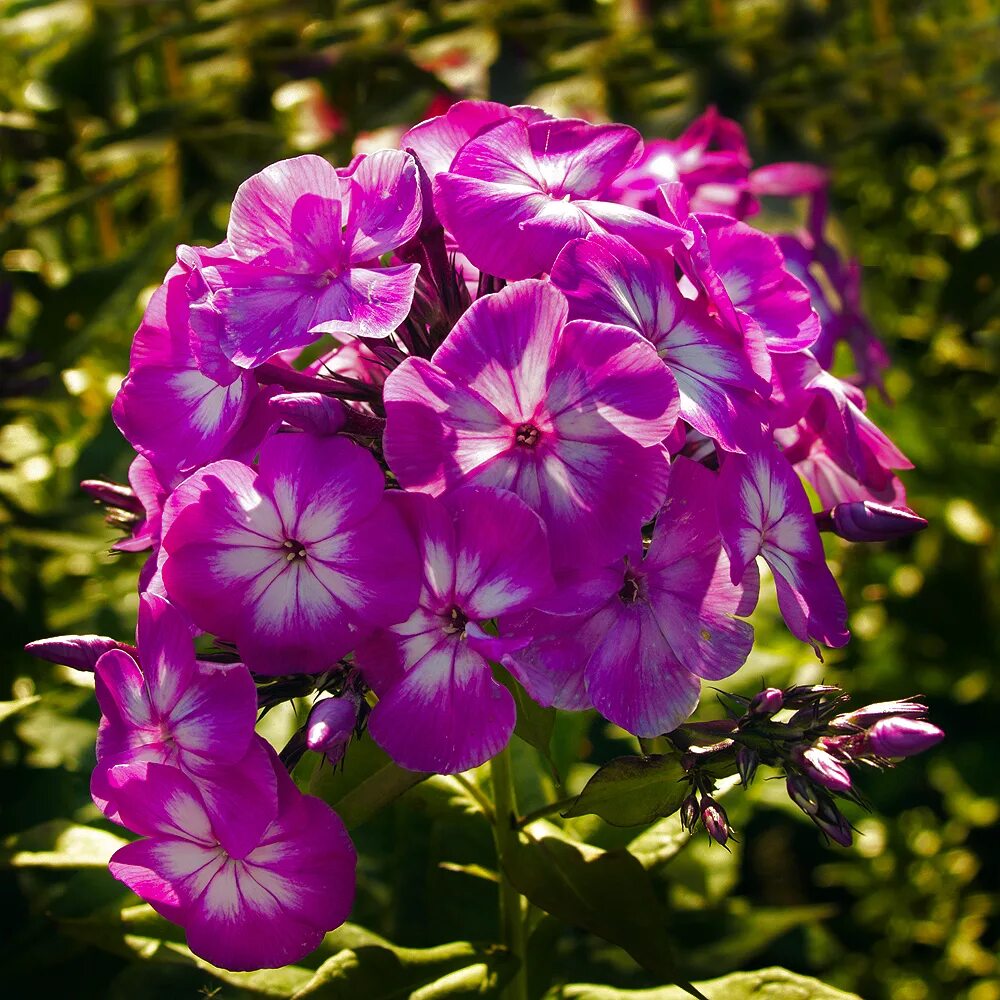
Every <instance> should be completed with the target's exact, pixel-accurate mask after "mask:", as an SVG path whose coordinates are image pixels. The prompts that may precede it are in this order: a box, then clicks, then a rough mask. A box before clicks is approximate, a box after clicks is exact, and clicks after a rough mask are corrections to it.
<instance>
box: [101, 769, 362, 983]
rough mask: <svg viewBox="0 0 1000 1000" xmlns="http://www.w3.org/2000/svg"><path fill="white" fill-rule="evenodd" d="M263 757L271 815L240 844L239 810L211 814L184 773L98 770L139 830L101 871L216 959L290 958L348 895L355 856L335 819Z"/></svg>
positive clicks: (237, 962) (340, 916)
mask: <svg viewBox="0 0 1000 1000" xmlns="http://www.w3.org/2000/svg"><path fill="white" fill-rule="evenodd" d="M270 763H271V767H272V771H273V774H274V778H275V780H276V782H277V808H276V813H275V816H274V818H273V819H272V821H271V822H270V823H269V825H268V826H267V827H266V828H265V829H264V830H262V831H260V832H259V833H258V835H257V836H256V837H255V838H254V840H253V841H252V842H247V843H245V844H244V845H243V846H242V847H240V848H239V849H236V848H232V847H230V846H229V844H230V842H231V841H232V840H233V837H234V835H238V836H239V837H240V839H242V834H241V833H240V832H239V828H240V827H241V826H242V824H243V822H244V817H243V812H242V810H240V809H237V810H235V811H234V812H232V813H230V814H228V815H225V816H213V815H212V814H211V813H210V812H209V811H208V810H207V809H206V808H205V804H204V801H203V800H202V797H201V795H200V794H199V791H198V788H197V787H195V785H194V783H193V782H192V781H191V780H190V779H189V778H188V777H187V776H186V775H184V774H183V773H182V772H180V771H178V770H176V769H175V768H170V767H164V766H162V765H160V764H156V763H145V762H144V763H138V764H128V765H119V766H117V767H114V768H112V769H111V770H110V772H109V774H108V781H109V784H110V785H111V786H112V788H113V789H114V794H115V797H116V799H117V800H118V802H119V805H120V811H121V821H122V823H123V824H124V825H125V826H127V827H128V828H129V829H131V830H134V831H135V832H136V833H138V834H140V835H142V836H143V837H144V838H145V839H143V840H137V841H135V842H133V843H131V844H127V845H126V846H125V847H122V848H120V849H119V850H118V851H116V852H115V854H114V855H113V856H112V858H111V862H110V865H109V868H110V869H111V874H112V875H114V877H115V878H116V879H118V880H119V881H121V882H124V883H125V885H127V886H128V887H129V888H130V889H132V890H133V891H134V892H135V893H137V894H138V895H139V896H140V897H141V898H142V899H144V900H145V901H146V902H147V903H149V904H150V905H151V906H152V907H153V909H155V910H156V911H157V912H158V913H160V914H161V915H162V916H164V917H166V918H167V919H168V920H171V921H173V922H174V923H177V924H180V925H181V926H182V927H183V928H184V930H185V931H186V932H187V941H188V946H189V947H190V948H191V950H192V951H193V952H194V953H195V954H196V955H199V956H201V957H202V958H204V959H205V960H206V961H208V962H211V963H212V964H213V965H216V966H218V967H220V968H223V969H231V970H234V971H244V970H250V969H260V968H279V967H281V966H284V965H289V964H291V963H294V962H296V961H298V960H299V959H301V958H303V957H304V956H305V955H307V954H309V952H311V951H312V950H313V949H314V948H316V947H317V945H319V943H320V941H321V940H322V938H323V935H324V934H325V933H326V932H327V931H330V930H333V929H334V928H335V927H338V926H340V924H342V923H343V922H344V921H345V920H346V919H347V916H348V914H349V913H350V909H351V905H352V903H353V899H354V883H355V867H356V864H357V856H356V854H355V851H354V846H353V845H352V844H351V841H350V838H349V837H348V835H347V831H346V829H345V828H344V824H343V822H341V820H340V818H339V817H338V816H337V815H336V813H334V812H333V810H332V809H330V807H329V806H328V805H326V803H324V802H321V801H320V800H319V799H315V798H312V797H311V796H308V795H302V794H301V793H300V792H299V791H298V789H296V787H295V785H294V784H293V783H292V780H291V778H289V777H288V774H287V773H286V772H285V769H284V768H283V767H282V766H281V764H280V763H278V762H277V761H276V760H274V759H273V755H272V760H271V762H270Z"/></svg>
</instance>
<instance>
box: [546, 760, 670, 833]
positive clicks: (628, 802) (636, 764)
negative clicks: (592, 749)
mask: <svg viewBox="0 0 1000 1000" xmlns="http://www.w3.org/2000/svg"><path fill="white" fill-rule="evenodd" d="M683 775H684V768H682V767H681V763H680V760H679V759H678V758H677V757H676V756H674V755H672V754H654V755H652V756H649V757H644V756H643V757H640V756H628V757H615V758H614V760H610V761H608V763H607V764H605V765H604V766H603V767H601V768H600V769H599V770H598V771H597V773H596V774H595V775H594V776H593V777H592V778H591V779H590V781H588V782H587V784H586V785H585V786H584V788H583V791H582V792H581V793H580V795H579V797H578V798H577V800H576V801H575V802H574V803H573V805H572V806H570V808H569V810H568V811H567V812H566V813H565V815H566V816H586V815H587V814H589V813H594V814H596V815H597V816H600V817H601V819H603V820H604V821H605V822H607V823H610V824H611V825H612V826H639V825H641V824H643V823H651V822H653V820H655V819H659V818H660V817H663V816H669V815H670V814H671V813H675V812H676V811H677V810H678V809H680V807H681V803H682V802H683V801H684V797H685V796H686V795H687V794H688V791H689V788H688V785H687V784H686V783H685V782H683V781H681V778H682V777H683Z"/></svg>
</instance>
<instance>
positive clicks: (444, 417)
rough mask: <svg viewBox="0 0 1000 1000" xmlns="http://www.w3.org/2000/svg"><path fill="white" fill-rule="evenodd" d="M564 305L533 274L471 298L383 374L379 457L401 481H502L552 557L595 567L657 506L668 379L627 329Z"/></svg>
mask: <svg viewBox="0 0 1000 1000" xmlns="http://www.w3.org/2000/svg"><path fill="white" fill-rule="evenodd" d="M567 311H568V307H567V303H566V299H565V297H564V296H563V295H562V293H560V292H559V291H558V290H557V289H555V288H553V287H552V285H550V284H547V283H545V282H541V281H523V282H518V283H517V284H515V285H511V286H508V287H507V288H505V289H504V290H503V291H501V292H498V293H497V294H495V295H489V296H487V297H486V298H484V299H480V300H479V301H477V302H475V303H473V305H472V307H471V308H470V309H469V310H468V312H467V313H466V314H465V315H464V316H463V317H462V319H461V320H460V321H459V323H458V324H457V325H456V326H455V328H454V329H453V330H452V332H451V333H450V334H449V336H448V338H447V340H446V341H445V342H444V344H442V345H441V347H439V348H438V350H437V351H436V352H435V354H434V357H433V358H432V359H431V360H430V361H426V360H424V359H423V358H409V359H407V360H406V361H404V362H403V364H401V365H400V366H399V367H398V368H397V369H396V370H395V371H394V372H393V373H392V374H391V375H390V376H389V378H388V380H387V381H386V384H385V408H386V419H387V423H386V429H385V439H384V449H385V457H386V460H387V461H388V463H389V467H390V468H391V469H392V471H393V472H394V473H395V474H396V476H397V477H398V479H399V481H400V483H401V484H402V485H403V486H404V487H405V488H406V489H412V490H420V491H422V492H424V493H430V494H432V495H435V496H437V495H439V494H441V493H444V492H445V491H447V490H449V489H453V488H455V487H457V486H460V485H463V484H476V485H482V486H499V487H502V488H504V489H509V490H511V491H513V492H514V493H516V494H517V495H518V496H519V497H521V499H522V500H524V501H525V502H526V503H527V504H528V506H529V507H531V508H532V509H533V510H535V511H537V512H538V513H539V514H541V516H542V518H543V519H544V520H545V523H546V526H547V528H548V531H549V538H550V540H551V542H552V548H553V557H554V559H555V561H556V562H557V563H559V564H561V565H565V564H568V563H574V562H576V563H584V562H595V563H600V562H607V561H608V560H609V559H612V558H614V556H615V555H617V554H618V553H620V552H621V551H622V549H623V548H624V547H625V546H626V545H627V544H628V540H630V539H631V538H632V537H633V536H634V534H635V532H636V531H637V530H638V528H639V526H640V525H641V524H643V523H644V522H645V521H647V520H649V518H651V517H652V516H653V514H655V513H656V511H657V509H658V508H659V506H660V504H661V503H662V500H663V496H664V493H665V489H666V477H667V460H666V457H665V455H664V452H663V449H662V448H661V447H660V442H661V441H663V439H664V438H666V436H667V435H668V434H669V433H670V431H671V430H672V428H673V426H674V424H675V422H676V420H677V412H678V398H677V387H676V383H675V382H674V380H673V378H672V377H671V375H670V372H669V371H668V370H667V369H666V367H665V366H664V365H663V363H662V362H661V361H660V359H659V358H658V357H657V356H656V352H655V351H654V350H653V348H652V347H651V346H650V345H649V344H648V343H647V342H646V341H644V340H643V339H642V338H641V337H639V336H638V335H637V334H635V333H632V332H631V331H629V330H625V329H622V328H621V327H612V326H607V325H605V324H601V323H593V322H589V321H585V320H577V321H574V322H571V323H567V321H566V320H567Z"/></svg>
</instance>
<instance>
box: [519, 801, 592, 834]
mask: <svg viewBox="0 0 1000 1000" xmlns="http://www.w3.org/2000/svg"><path fill="white" fill-rule="evenodd" d="M579 797H580V796H579V795H567V796H566V798H564V799H558V800H556V801H555V802H549V803H548V804H547V805H544V806H539V808H537V809H533V810H532V811H531V812H530V813H526V814H525V815H524V816H522V817H521V818H520V819H519V820H518V821H517V828H518V829H519V830H523V829H524V828H525V827H526V826H530V825H531V824H532V823H534V822H535V820H536V819H545V817H546V816H551V815H552V814H553V813H558V812H562V811H563V809H568V808H569V807H570V806H571V805H572V804H573V803H574V802H576V800H577V799H578V798H579Z"/></svg>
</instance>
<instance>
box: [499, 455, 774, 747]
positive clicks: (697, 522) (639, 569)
mask: <svg viewBox="0 0 1000 1000" xmlns="http://www.w3.org/2000/svg"><path fill="white" fill-rule="evenodd" d="M715 479H716V477H715V475H714V474H713V473H711V472H709V471H708V470H707V469H705V468H704V467H703V466H700V465H698V464H696V463H694V462H691V461H688V460H687V459H683V458H679V459H677V461H676V462H675V463H674V465H673V467H672V469H671V473H670V488H669V491H668V493H667V498H666V502H665V504H664V506H663V510H662V511H661V513H660V514H659V516H658V517H657V519H656V526H655V528H654V530H653V540H652V542H651V544H650V546H649V548H648V550H647V551H646V553H645V555H643V552H642V548H641V546H640V545H639V544H635V543H633V545H632V547H631V549H630V551H629V552H628V554H627V555H626V556H625V557H624V558H619V560H618V561H617V562H616V563H615V564H614V565H611V566H607V567H605V568H604V569H601V570H597V571H595V570H589V571H587V572H586V573H579V574H578V575H577V577H576V579H575V580H573V579H567V580H560V581H559V583H560V585H559V588H558V589H557V592H556V596H555V597H554V598H553V599H552V600H550V601H548V602H547V603H543V604H541V605H539V606H537V607H539V608H540V610H537V611H532V612H530V613H528V614H527V615H523V616H520V617H518V618H514V619H510V620H508V619H504V620H502V621H501V626H502V628H503V629H504V634H507V632H508V631H509V632H510V634H511V635H518V636H525V637H527V638H528V639H529V643H528V645H526V646H525V647H523V648H522V649H518V650H514V651H511V652H510V653H509V654H508V655H507V656H506V657H505V658H504V661H503V662H504V665H505V666H507V668H508V669H509V670H510V671H511V673H513V674H514V675H515V676H516V677H517V678H518V680H519V681H520V682H521V683H522V684H523V685H524V686H525V688H526V689H527V690H528V692H529V694H531V695H532V696H533V697H534V698H535V699H536V700H538V701H540V702H541V703H543V704H546V703H552V704H557V705H559V707H564V708H566V707H574V708H582V707H585V703H583V704H581V700H580V698H579V687H580V685H579V683H577V684H575V685H574V684H573V683H572V670H573V667H574V666H575V671H576V674H577V675H579V674H581V673H582V674H583V679H584V683H585V685H586V692H587V697H588V698H589V701H590V702H591V703H592V704H593V705H594V707H595V708H597V709H598V711H600V712H601V713H602V714H603V715H605V716H606V717H607V718H608V719H610V720H611V721H612V722H614V723H616V724H617V725H619V726H621V727H622V728H623V729H626V730H628V731H629V732H631V733H635V734H636V735H637V736H646V737H652V736H656V735H659V734H660V733H665V732H669V731H671V730H673V729H676V728H677V726H679V725H681V724H682V723H683V722H684V721H685V719H687V717H688V716H689V715H690V714H691V712H692V711H693V710H694V708H695V706H696V705H697V704H698V696H699V692H700V690H701V679H702V678H704V679H707V680H719V679H721V678H723V677H728V676H729V675H730V674H732V673H735V671H736V670H738V669H739V668H740V666H742V664H743V662H744V661H745V660H746V658H747V655H748V654H749V652H750V648H751V646H752V645H753V628H752V627H751V626H750V625H748V624H747V623H746V622H744V621H741V620H740V619H739V618H737V617H736V616H737V615H747V614H749V613H750V611H751V610H752V609H753V606H754V604H755V603H756V598H757V592H756V583H757V576H756V573H754V572H750V573H748V574H747V579H746V580H745V581H740V580H739V577H737V580H738V581H739V582H737V583H735V584H734V583H732V582H731V581H730V569H729V561H728V559H727V558H726V555H725V552H724V551H723V548H722V542H721V539H720V537H719V525H718V521H717V519H716V514H715V508H714V495H715V491H716V481H715ZM633 537H635V536H633ZM553 675H554V676H556V677H559V678H560V679H561V687H560V690H559V691H557V692H556V693H555V696H554V695H553V691H552V688H553V679H552V678H553ZM562 692H565V694H562ZM574 699H576V700H574ZM567 702H568V703H567Z"/></svg>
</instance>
